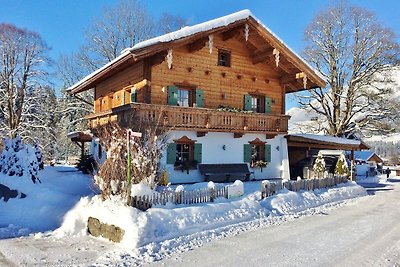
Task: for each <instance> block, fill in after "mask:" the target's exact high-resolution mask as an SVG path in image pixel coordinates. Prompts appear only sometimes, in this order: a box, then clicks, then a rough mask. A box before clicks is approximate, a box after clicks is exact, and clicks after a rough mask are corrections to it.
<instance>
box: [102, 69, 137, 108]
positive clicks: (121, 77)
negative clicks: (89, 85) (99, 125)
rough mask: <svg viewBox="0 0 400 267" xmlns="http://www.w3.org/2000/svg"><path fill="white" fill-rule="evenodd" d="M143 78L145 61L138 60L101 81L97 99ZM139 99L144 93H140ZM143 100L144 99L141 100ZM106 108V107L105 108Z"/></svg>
mask: <svg viewBox="0 0 400 267" xmlns="http://www.w3.org/2000/svg"><path fill="white" fill-rule="evenodd" d="M141 80H143V62H142V61H140V62H136V63H135V64H133V65H132V66H130V67H128V68H126V69H124V70H122V71H121V72H118V73H117V74H115V75H113V76H111V77H110V78H108V79H107V80H105V81H103V82H100V83H99V84H98V85H97V86H96V90H95V99H98V98H100V97H103V96H105V95H108V94H110V93H111V92H112V93H114V92H117V91H119V90H121V89H122V88H124V87H125V86H128V85H131V84H135V83H137V82H140V81H141ZM137 98H138V99H142V98H144V95H143V94H141V93H138V96H137ZM139 102H142V101H139ZM103 110H104V109H103Z"/></svg>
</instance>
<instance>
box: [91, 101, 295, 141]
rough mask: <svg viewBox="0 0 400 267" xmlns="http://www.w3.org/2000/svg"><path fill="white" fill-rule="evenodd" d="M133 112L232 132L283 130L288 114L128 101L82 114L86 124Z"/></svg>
mask: <svg viewBox="0 0 400 267" xmlns="http://www.w3.org/2000/svg"><path fill="white" fill-rule="evenodd" d="M133 113H135V116H139V118H140V119H144V120H148V121H157V122H158V123H159V124H161V125H163V126H165V127H170V128H172V129H175V130H192V131H199V132H208V131H211V132H226V131H229V132H234V133H251V132H253V133H271V134H276V133H287V129H288V120H289V116H286V115H274V114H262V113H241V112H227V111H219V110H216V109H206V108H192V107H175V106H166V105H152V104H142V103H131V104H128V105H124V106H121V107H117V108H113V109H112V110H108V111H103V112H99V113H94V114H91V115H89V116H87V117H86V118H87V119H88V120H89V125H90V127H96V126H97V125H102V124H105V123H107V122H109V121H113V120H117V119H118V120H119V119H121V118H122V117H124V118H125V119H129V118H130V114H133Z"/></svg>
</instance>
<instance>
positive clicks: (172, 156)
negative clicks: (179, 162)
mask: <svg viewBox="0 0 400 267" xmlns="http://www.w3.org/2000/svg"><path fill="white" fill-rule="evenodd" d="M175 161H176V144H175V143H170V144H168V147H167V164H174V163H175Z"/></svg>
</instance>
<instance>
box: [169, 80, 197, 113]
mask: <svg viewBox="0 0 400 267" xmlns="http://www.w3.org/2000/svg"><path fill="white" fill-rule="evenodd" d="M167 103H168V105H171V106H180V107H198V108H202V107H204V91H203V90H202V89H199V88H196V87H195V86H176V85H170V86H168V97H167Z"/></svg>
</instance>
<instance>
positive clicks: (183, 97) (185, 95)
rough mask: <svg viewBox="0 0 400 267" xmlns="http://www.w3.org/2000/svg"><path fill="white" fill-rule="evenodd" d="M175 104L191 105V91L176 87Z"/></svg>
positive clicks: (181, 105)
mask: <svg viewBox="0 0 400 267" xmlns="http://www.w3.org/2000/svg"><path fill="white" fill-rule="evenodd" d="M177 94H178V95H177V105H178V106H180V107H191V106H192V101H191V92H190V90H186V89H178V91H177Z"/></svg>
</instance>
